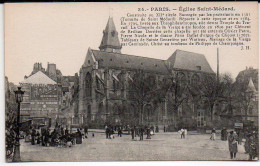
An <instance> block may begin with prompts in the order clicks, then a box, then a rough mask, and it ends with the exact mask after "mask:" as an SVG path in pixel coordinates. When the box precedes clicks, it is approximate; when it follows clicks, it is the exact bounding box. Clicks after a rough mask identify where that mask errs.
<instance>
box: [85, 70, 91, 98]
mask: <svg viewBox="0 0 260 166" xmlns="http://www.w3.org/2000/svg"><path fill="white" fill-rule="evenodd" d="M91 91H92V78H91V75H90V73H87V75H86V94H87V96H89V97H91V96H92V92H91Z"/></svg>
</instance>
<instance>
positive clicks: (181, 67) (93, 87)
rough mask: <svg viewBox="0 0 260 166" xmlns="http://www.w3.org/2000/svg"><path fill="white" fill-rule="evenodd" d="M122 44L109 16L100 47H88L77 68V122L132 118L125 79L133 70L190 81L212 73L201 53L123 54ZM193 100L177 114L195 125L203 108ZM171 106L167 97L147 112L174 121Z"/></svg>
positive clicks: (158, 119) (160, 119) (159, 119)
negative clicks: (163, 56) (157, 56)
mask: <svg viewBox="0 0 260 166" xmlns="http://www.w3.org/2000/svg"><path fill="white" fill-rule="evenodd" d="M121 48H122V46H121V45H120V42H119V38H118V32H117V31H116V27H115V25H114V22H113V18H109V20H108V22H107V25H106V28H105V30H104V31H103V38H102V41H101V44H100V47H99V50H94V49H91V48H89V49H88V52H87V54H86V57H85V61H84V63H83V65H82V66H81V68H80V72H79V100H78V114H77V116H78V118H79V124H82V125H84V124H89V123H99V124H104V123H106V122H110V123H111V122H112V123H117V124H129V123H131V122H134V121H135V119H131V118H132V117H133V116H131V114H133V112H134V110H135V109H137V108H135V106H134V105H132V104H131V100H130V99H129V91H128V86H129V85H128V82H129V80H131V79H132V76H133V73H134V72H135V71H138V70H142V71H144V72H145V73H148V74H149V73H151V74H153V75H155V76H156V80H161V81H164V78H167V77H169V76H171V75H172V74H176V73H178V74H179V75H180V76H181V77H182V80H183V81H186V82H187V83H189V84H190V83H192V82H194V81H197V82H199V81H200V80H201V77H202V76H203V75H205V74H206V75H215V73H214V72H213V70H212V69H211V67H210V65H209V63H208V62H207V60H206V58H205V56H204V55H201V54H197V53H192V52H187V51H182V50H176V51H175V52H174V53H173V54H172V55H171V56H170V57H169V58H168V59H167V60H161V59H153V58H146V57H140V56H135V55H127V54H123V53H121ZM192 102H193V101H189V102H188V103H186V104H182V105H181V107H180V108H179V110H178V116H182V117H183V118H184V119H185V118H186V120H187V121H190V119H193V120H194V122H195V123H196V124H195V125H197V126H201V125H204V120H205V119H203V118H202V117H201V115H202V113H199V111H200V110H202V112H203V108H202V107H199V106H195V105H196V103H192ZM171 109H172V108H171V104H170V102H168V101H167V98H166V99H164V100H163V101H162V102H161V103H160V104H158V105H157V106H156V108H153V109H152V110H154V111H153V112H152V113H150V114H149V118H150V121H151V123H153V124H170V123H172V122H173V121H175V120H176V115H174V114H173V113H172V111H171ZM184 110H185V111H186V112H188V113H185V111H184ZM147 115H148V114H147ZM198 115H199V116H198ZM144 118H147V116H145V117H144ZM192 125H194V124H192Z"/></svg>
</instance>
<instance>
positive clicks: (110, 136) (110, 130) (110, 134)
mask: <svg viewBox="0 0 260 166" xmlns="http://www.w3.org/2000/svg"><path fill="white" fill-rule="evenodd" d="M109 138H110V139H114V138H115V137H114V129H113V127H111V128H110V129H109Z"/></svg>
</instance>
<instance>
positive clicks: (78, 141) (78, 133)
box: [76, 129, 82, 144]
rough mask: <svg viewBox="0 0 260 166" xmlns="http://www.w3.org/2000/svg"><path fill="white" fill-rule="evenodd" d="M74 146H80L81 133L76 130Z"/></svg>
mask: <svg viewBox="0 0 260 166" xmlns="http://www.w3.org/2000/svg"><path fill="white" fill-rule="evenodd" d="M76 144H82V133H81V132H80V129H77V134H76Z"/></svg>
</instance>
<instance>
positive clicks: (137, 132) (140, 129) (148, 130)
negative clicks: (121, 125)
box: [131, 125, 159, 141]
mask: <svg viewBox="0 0 260 166" xmlns="http://www.w3.org/2000/svg"><path fill="white" fill-rule="evenodd" d="M158 132H159V127H158V126H157V125H156V126H153V125H151V126H150V125H146V126H143V125H139V126H132V127H131V137H132V140H134V139H135V137H140V141H142V140H144V134H146V139H151V136H152V135H154V134H155V133H158Z"/></svg>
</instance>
